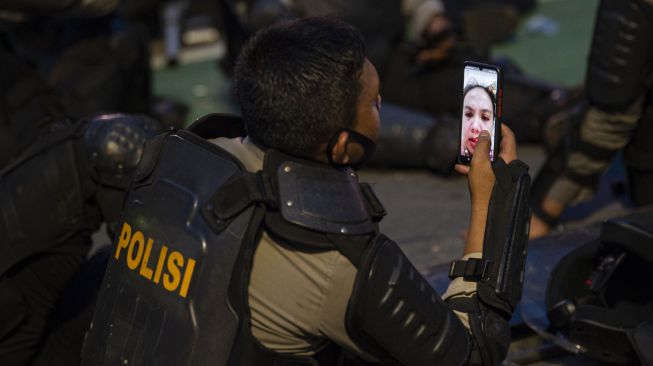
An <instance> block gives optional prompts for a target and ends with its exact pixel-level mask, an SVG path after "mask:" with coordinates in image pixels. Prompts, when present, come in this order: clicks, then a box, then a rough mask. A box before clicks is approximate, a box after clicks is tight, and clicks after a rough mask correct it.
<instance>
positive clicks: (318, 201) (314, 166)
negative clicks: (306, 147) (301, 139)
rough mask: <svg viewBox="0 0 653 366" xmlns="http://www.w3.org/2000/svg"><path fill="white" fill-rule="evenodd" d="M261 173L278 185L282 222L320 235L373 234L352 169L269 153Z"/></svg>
mask: <svg viewBox="0 0 653 366" xmlns="http://www.w3.org/2000/svg"><path fill="white" fill-rule="evenodd" d="M263 170H264V171H266V172H267V173H268V174H269V175H270V176H271V177H273V178H272V179H273V182H274V184H276V185H277V189H278V192H279V193H278V194H279V211H280V213H281V216H282V217H283V219H284V220H285V221H287V222H290V223H293V224H295V225H299V226H301V227H304V228H308V229H312V230H315V231H318V232H322V233H331V234H347V235H362V234H369V233H372V232H374V229H375V228H374V217H373V215H372V214H371V213H370V212H369V210H368V208H367V204H366V197H365V195H364V194H363V192H362V191H361V188H360V186H359V183H358V176H357V175H356V173H355V172H354V171H353V170H352V169H350V168H345V169H336V168H333V167H331V166H328V165H325V164H319V163H314V162H310V161H307V160H302V159H298V158H295V157H291V156H288V155H285V154H282V153H280V152H278V151H275V150H269V151H268V152H267V153H266V155H265V161H264V164H263Z"/></svg>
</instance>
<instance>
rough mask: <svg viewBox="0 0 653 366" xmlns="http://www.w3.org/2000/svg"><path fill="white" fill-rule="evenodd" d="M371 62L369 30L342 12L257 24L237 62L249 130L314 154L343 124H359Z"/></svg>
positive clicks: (273, 143)
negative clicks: (363, 78) (340, 16)
mask: <svg viewBox="0 0 653 366" xmlns="http://www.w3.org/2000/svg"><path fill="white" fill-rule="evenodd" d="M364 62H365V41H364V40H363V37H362V36H361V34H360V33H359V32H358V31H357V30H356V29H354V28H353V27H352V26H350V25H349V24H347V23H345V22H343V21H341V20H338V19H337V18H333V17H308V18H303V19H299V20H294V21H290V22H285V23H281V24H277V25H274V26H272V27H270V28H267V29H264V30H262V31H260V32H258V33H257V34H256V35H254V36H253V37H252V39H250V40H249V42H248V43H247V44H246V45H245V47H244V48H243V50H242V52H241V54H240V55H239V57H238V59H237V61H236V67H235V70H234V83H235V91H236V97H237V99H238V102H239V104H240V108H241V112H242V115H243V119H244V121H245V129H246V130H247V134H248V136H250V138H252V139H253V140H254V141H255V142H257V143H260V144H262V145H264V146H266V147H270V148H274V149H277V150H280V151H283V152H286V153H289V154H292V155H297V156H303V157H311V155H312V154H315V152H316V151H317V148H318V147H319V146H320V144H322V143H326V142H327V141H328V140H329V138H331V136H332V135H333V134H335V132H336V131H337V130H338V129H339V128H343V127H352V126H353V124H354V121H355V119H356V107H357V104H358V98H359V96H360V93H361V88H362V86H361V83H360V80H359V78H360V75H361V74H362V71H363V64H364Z"/></svg>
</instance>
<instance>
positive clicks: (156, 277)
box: [154, 245, 168, 283]
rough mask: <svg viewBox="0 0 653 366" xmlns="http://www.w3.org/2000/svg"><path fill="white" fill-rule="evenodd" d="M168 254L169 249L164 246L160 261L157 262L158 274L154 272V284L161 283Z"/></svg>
mask: <svg viewBox="0 0 653 366" xmlns="http://www.w3.org/2000/svg"><path fill="white" fill-rule="evenodd" d="M167 254H168V247H167V246H165V245H164V246H162V247H161V252H160V253H159V260H158V261H157V262H156V272H154V283H159V281H160V280H161V272H162V271H163V264H164V263H165V262H166V255H167Z"/></svg>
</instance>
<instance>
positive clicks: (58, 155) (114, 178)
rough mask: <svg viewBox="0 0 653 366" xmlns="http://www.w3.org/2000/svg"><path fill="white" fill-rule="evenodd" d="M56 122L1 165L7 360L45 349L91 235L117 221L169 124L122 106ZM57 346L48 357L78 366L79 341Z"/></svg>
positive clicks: (1, 307) (1, 286) (0, 256)
mask: <svg viewBox="0 0 653 366" xmlns="http://www.w3.org/2000/svg"><path fill="white" fill-rule="evenodd" d="M50 128H51V130H50V132H48V133H44V134H43V135H42V136H41V137H40V138H38V139H37V140H36V141H35V142H34V143H33V144H32V145H31V146H29V147H27V148H26V149H24V151H22V153H21V154H19V155H18V156H17V157H16V158H15V159H13V160H12V162H11V163H10V164H8V165H7V166H5V167H4V168H3V169H2V170H0V208H1V210H0V211H1V212H2V220H1V223H0V361H1V363H2V364H3V365H7V366H9V365H12V366H13V365H27V364H30V362H31V361H32V360H33V358H34V357H35V356H36V355H37V353H38V352H39V350H40V349H41V348H42V347H43V343H44V341H45V339H46V336H47V334H48V333H49V332H51V331H53V329H52V325H53V324H52V314H53V309H55V308H56V307H57V304H58V303H59V302H60V301H61V294H62V293H63V291H64V290H65V288H66V286H67V285H68V283H69V282H70V280H71V279H72V278H73V276H74V275H75V274H76V272H77V271H78V270H79V269H80V267H81V266H82V264H83V263H84V262H85V260H86V255H87V253H88V252H89V249H90V244H91V238H90V236H91V233H93V232H94V231H96V230H97V229H98V228H99V225H100V223H101V222H103V221H104V222H109V223H111V222H113V224H115V222H116V221H117V220H118V218H119V215H120V210H121V208H122V201H123V198H124V191H125V189H126V188H127V186H128V184H129V181H130V179H131V174H132V172H133V170H134V168H135V166H136V164H137V163H138V161H139V159H140V155H141V153H142V151H143V142H144V141H145V139H147V138H149V137H152V136H153V135H154V134H156V133H157V132H160V130H161V126H160V125H159V123H158V122H156V121H154V120H152V119H150V118H147V117H145V116H139V115H125V114H120V113H115V114H100V115H97V116H94V117H91V118H87V119H83V120H80V121H77V122H75V123H72V122H70V121H68V120H65V119H62V120H59V121H57V122H53V123H52V125H51V126H50ZM110 226H111V225H110ZM75 296H77V297H78V298H80V299H81V298H85V297H88V296H91V294H90V293H76V294H75ZM87 326H88V321H87V323H86V327H87ZM86 327H84V326H82V328H81V329H79V332H78V334H77V335H78V336H79V339H80V342H81V337H83V334H84V331H85V328H86ZM52 351H56V352H55V353H54V354H47V355H46V356H44V357H43V358H42V359H41V362H44V363H40V364H49V365H57V364H65V365H69V364H71V363H72V364H74V363H75V361H74V360H77V361H76V362H77V363H79V353H80V350H79V348H78V349H61V348H58V349H52ZM69 355H71V357H72V360H73V361H71V358H66V357H68V356H69ZM61 357H64V358H61Z"/></svg>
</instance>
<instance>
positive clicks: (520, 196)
mask: <svg viewBox="0 0 653 366" xmlns="http://www.w3.org/2000/svg"><path fill="white" fill-rule="evenodd" d="M492 168H493V170H494V174H495V176H496V182H495V185H494V189H493V190H492V196H491V197H490V204H489V207H488V214H487V221H486V224H485V238H484V240H483V259H482V261H483V262H485V263H487V264H484V265H483V266H484V267H487V268H486V269H485V270H484V271H483V276H482V278H481V280H480V281H479V283H478V296H479V298H480V300H481V301H483V302H484V303H485V304H486V305H488V306H490V307H493V308H495V309H497V310H499V311H501V312H502V313H503V315H504V316H505V317H506V318H510V315H511V314H512V312H513V311H514V310H515V306H516V305H517V303H518V302H519V300H520V299H521V293H522V287H523V279H524V266H525V261H526V247H527V243H528V231H529V225H530V215H531V212H530V207H529V204H528V198H529V195H530V183H531V178H530V175H529V174H528V165H526V164H525V163H523V162H521V161H519V160H514V161H512V162H511V163H510V164H506V163H505V162H504V161H503V159H497V160H496V161H495V162H494V163H493V164H492Z"/></svg>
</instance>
